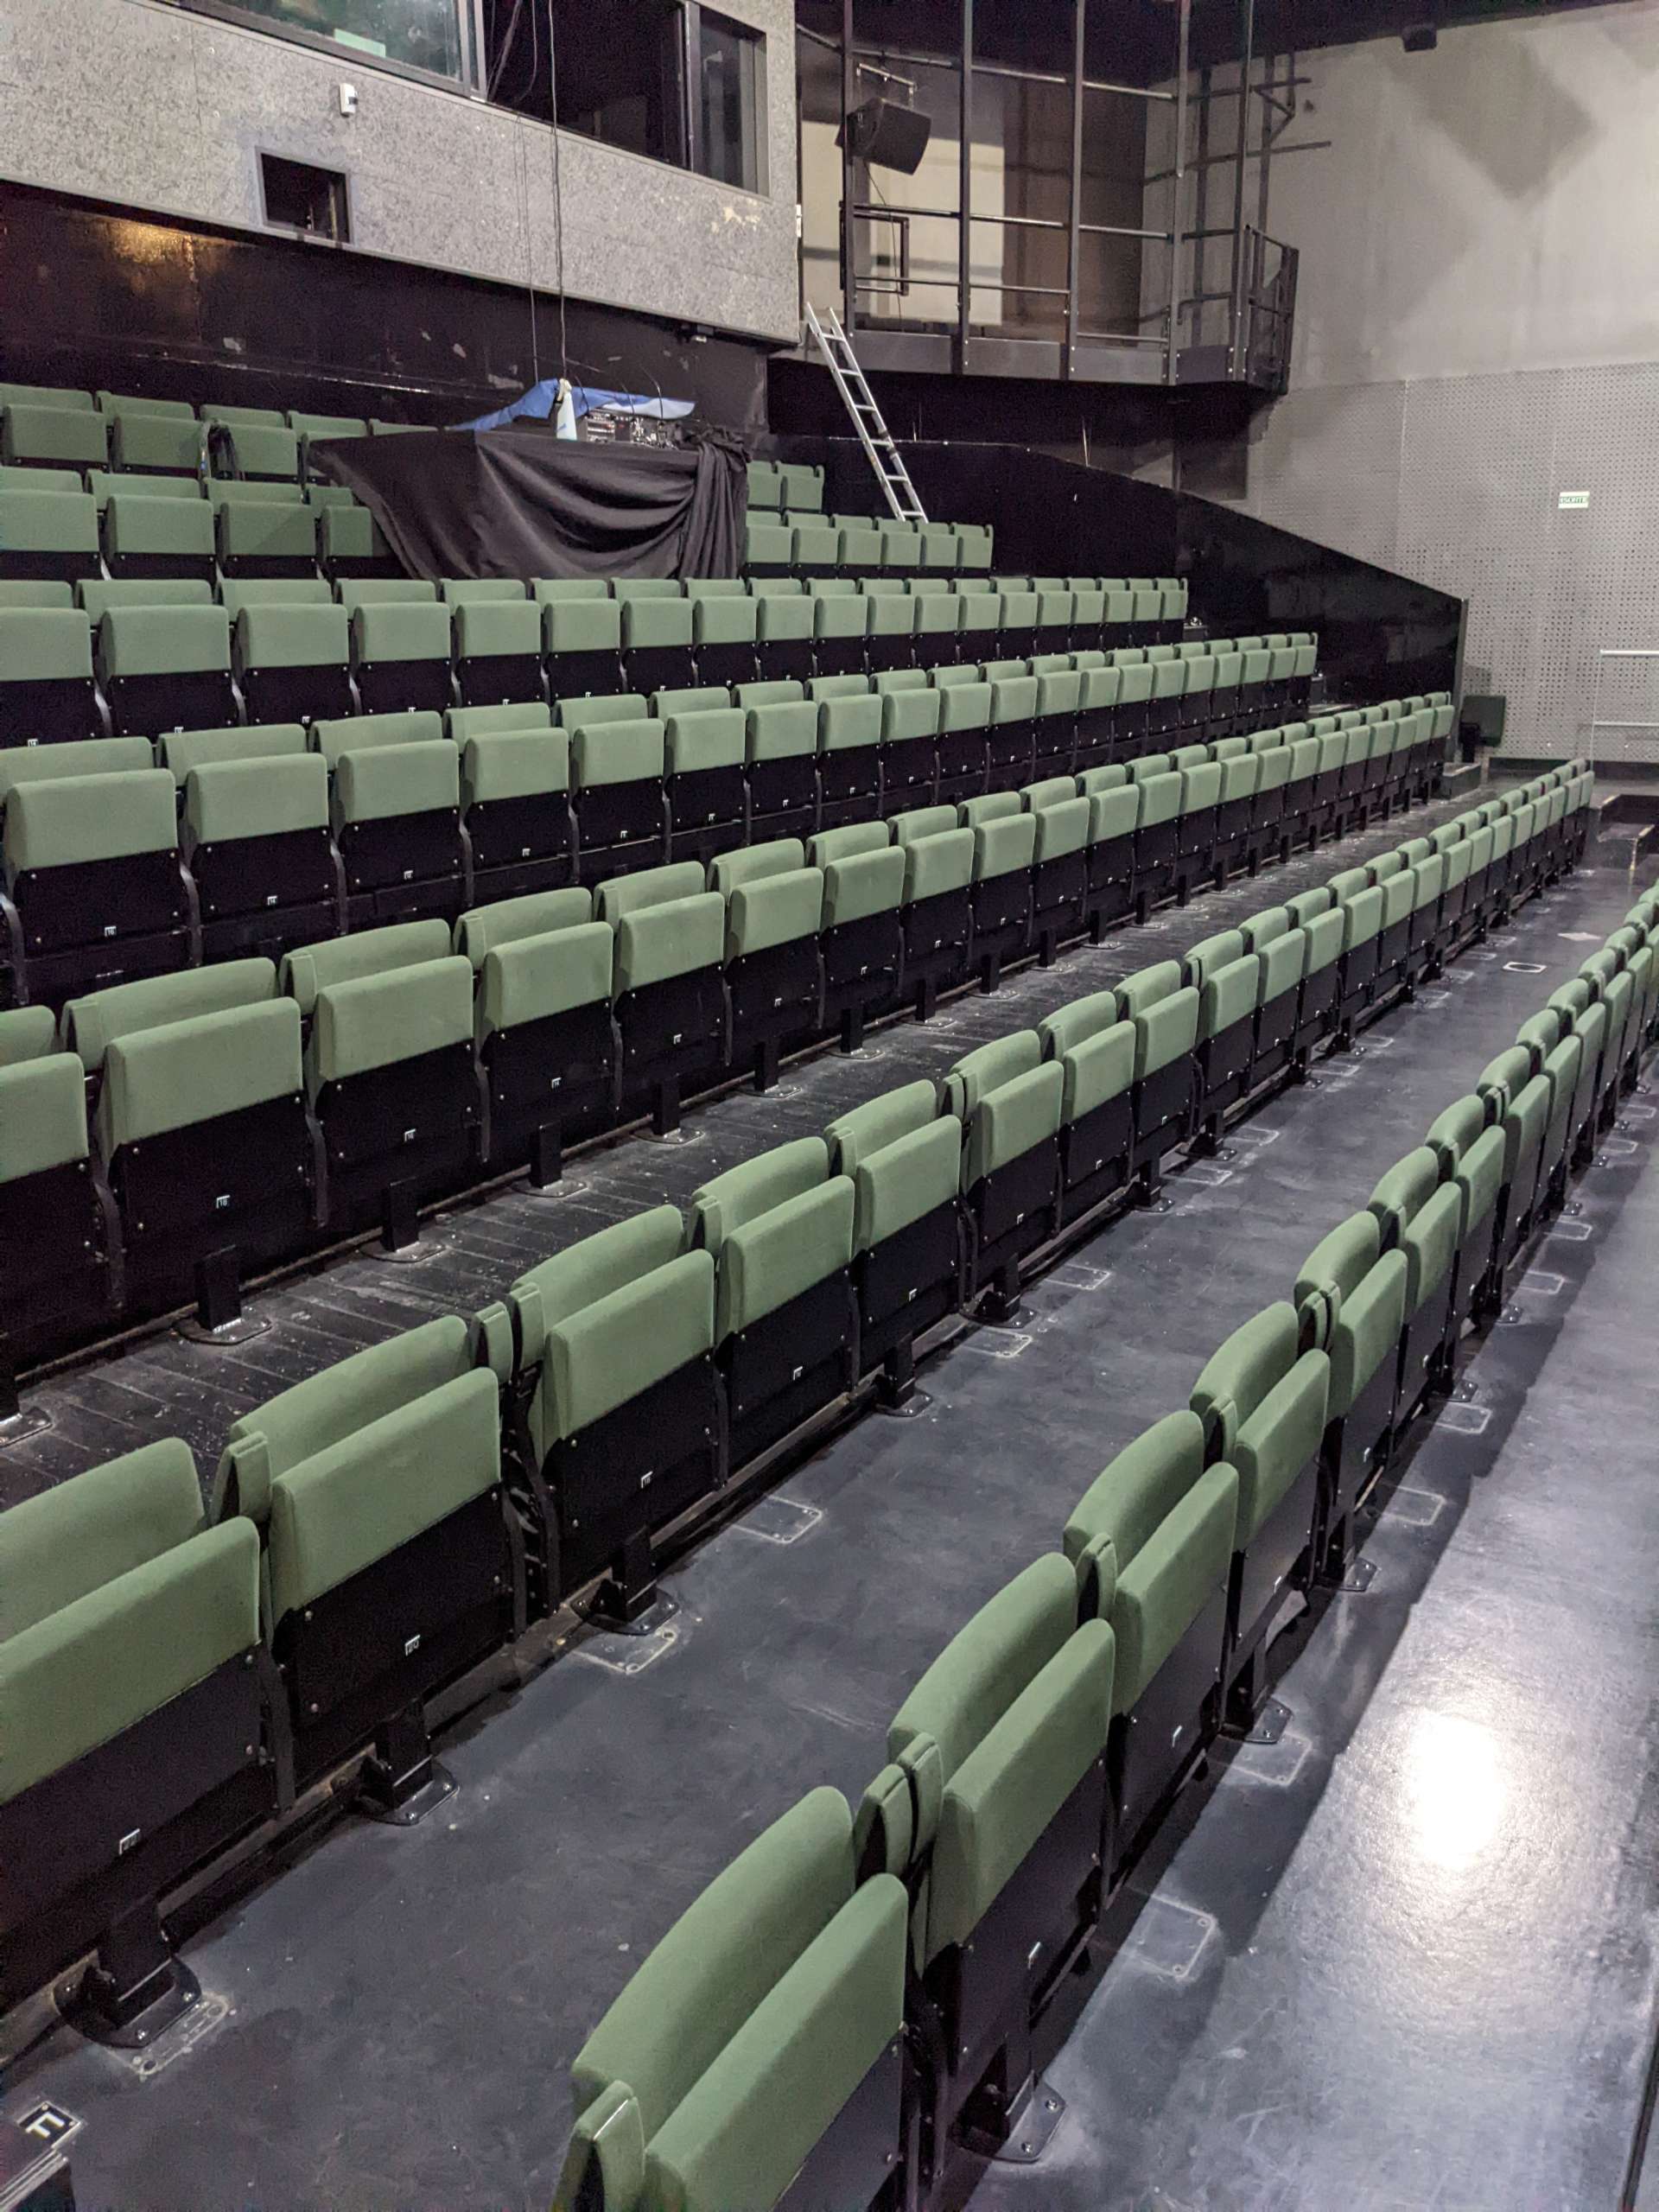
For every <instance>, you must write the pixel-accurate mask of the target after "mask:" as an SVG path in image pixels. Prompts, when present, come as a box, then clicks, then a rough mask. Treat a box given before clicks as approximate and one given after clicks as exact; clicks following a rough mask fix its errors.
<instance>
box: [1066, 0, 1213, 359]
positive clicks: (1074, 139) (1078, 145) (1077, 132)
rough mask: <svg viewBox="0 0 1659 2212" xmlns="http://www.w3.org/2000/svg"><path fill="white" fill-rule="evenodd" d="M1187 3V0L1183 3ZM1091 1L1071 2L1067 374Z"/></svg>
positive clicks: (1073, 344) (1073, 355) (1073, 347)
mask: <svg viewBox="0 0 1659 2212" xmlns="http://www.w3.org/2000/svg"><path fill="white" fill-rule="evenodd" d="M1183 4H1185V0H1183ZM1087 13H1088V0H1071V202H1070V209H1069V213H1070V223H1069V226H1068V229H1067V232H1066V240H1065V372H1066V374H1067V376H1070V375H1071V374H1072V372H1073V371H1074V370H1075V368H1076V366H1077V293H1078V290H1079V289H1080V286H1081V283H1082V278H1083V266H1082V253H1083V233H1082V232H1081V230H1080V228H1079V226H1080V225H1081V223H1082V221H1083V79H1084V18H1085V16H1086V15H1087Z"/></svg>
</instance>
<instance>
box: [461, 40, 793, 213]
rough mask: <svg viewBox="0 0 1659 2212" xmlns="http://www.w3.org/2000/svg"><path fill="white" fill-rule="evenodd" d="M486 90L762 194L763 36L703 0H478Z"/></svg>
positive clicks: (567, 125)
mask: <svg viewBox="0 0 1659 2212" xmlns="http://www.w3.org/2000/svg"><path fill="white" fill-rule="evenodd" d="M483 4H484V45H485V52H486V60H487V64H488V68H487V86H488V91H489V96H490V98H491V99H493V100H494V101H496V102H498V103H499V105H503V106H506V107H512V108H516V109H518V111H519V112H520V113H521V114H524V115H534V116H537V117H539V118H541V119H542V120H543V121H550V120H552V119H553V117H554V114H555V111H556V114H557V119H558V122H559V124H560V125H561V127H562V128H563V129H564V130H575V131H580V132H581V133H582V136H583V137H588V138H597V139H599V140H600V141H601V143H603V144H605V145H607V146H620V147H623V148H625V149H626V151H627V152H629V153H631V154H643V155H645V156H646V157H647V158H648V159H649V160H652V161H655V162H671V163H672V165H673V166H674V167H675V168H685V169H696V170H697V171H699V172H700V173H701V174H702V175H704V176H710V177H714V178H715V179H717V180H718V181H719V182H721V184H728V185H732V186H734V187H735V188H737V189H738V190H740V191H743V192H764V191H765V190H766V128H765V113H766V107H765V100H766V39H765V37H764V36H763V35H762V34H761V33H760V32H759V31H756V30H753V29H750V28H749V26H748V25H747V23H740V22H735V21H734V19H733V18H732V17H731V16H724V15H721V14H720V13H719V12H718V10H715V9H713V8H705V7H702V6H701V5H700V4H699V3H698V0H483Z"/></svg>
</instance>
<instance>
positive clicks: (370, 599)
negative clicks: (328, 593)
mask: <svg viewBox="0 0 1659 2212" xmlns="http://www.w3.org/2000/svg"><path fill="white" fill-rule="evenodd" d="M437 595H438V588H437V586H436V585H435V584H434V583H429V582H427V581H426V579H425V578H424V577H423V576H342V577H341V578H340V581H339V582H338V583H337V584H336V585H335V587H334V596H335V597H336V598H337V599H338V600H339V601H340V605H341V606H342V607H344V608H345V609H346V613H348V614H354V613H356V612H357V610H358V608H359V607H403V606H413V605H423V606H430V605H431V603H432V602H433V601H435V599H436V598H437Z"/></svg>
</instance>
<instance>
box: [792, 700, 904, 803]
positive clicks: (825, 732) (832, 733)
mask: <svg viewBox="0 0 1659 2212" xmlns="http://www.w3.org/2000/svg"><path fill="white" fill-rule="evenodd" d="M843 686H844V687H846V688H845V689H844V690H843V689H842V687H843ZM832 687H833V688H832ZM810 691H811V696H813V698H815V699H816V700H817V701H818V702H820V703H819V707H818V758H817V767H818V819H819V822H820V823H821V824H822V826H823V828H824V829H837V828H840V827H841V826H842V824H843V823H852V822H864V821H868V819H869V817H871V816H872V815H874V814H879V813H880V810H881V729H882V723H883V720H884V716H885V710H886V707H887V700H886V699H884V698H883V697H882V696H880V694H878V693H875V692H872V691H870V690H867V689H866V688H865V685H864V682H863V679H862V678H861V677H851V676H847V677H817V678H815V679H814V681H813V683H812V684H811V685H810Z"/></svg>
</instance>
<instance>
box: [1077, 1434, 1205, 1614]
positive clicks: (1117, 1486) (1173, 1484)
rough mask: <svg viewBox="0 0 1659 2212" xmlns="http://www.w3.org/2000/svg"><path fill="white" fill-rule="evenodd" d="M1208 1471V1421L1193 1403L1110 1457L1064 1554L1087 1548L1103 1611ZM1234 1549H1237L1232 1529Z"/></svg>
mask: <svg viewBox="0 0 1659 2212" xmlns="http://www.w3.org/2000/svg"><path fill="white" fill-rule="evenodd" d="M1203 1471H1204V1424H1203V1422H1202V1421H1200V1420H1199V1418H1198V1414H1195V1413H1194V1412H1192V1409H1191V1408H1189V1407H1183V1408H1181V1410H1180V1412H1179V1413H1173V1414H1165V1416H1164V1418H1163V1419H1162V1420H1161V1421H1154V1423H1153V1425H1152V1427H1150V1428H1148V1429H1145V1430H1143V1431H1142V1432H1141V1434H1140V1435H1139V1436H1137V1437H1136V1438H1135V1440H1134V1441H1133V1443H1130V1444H1126V1445H1125V1446H1124V1447H1123V1449H1122V1451H1121V1452H1118V1453H1117V1454H1116V1457H1115V1458H1114V1459H1110V1460H1109V1461H1108V1463H1107V1465H1105V1467H1104V1468H1103V1469H1102V1471H1101V1472H1100V1473H1099V1474H1097V1475H1096V1477H1095V1479H1094V1481H1093V1482H1092V1483H1090V1485H1089V1487H1088V1489H1087V1490H1086V1491H1084V1494H1083V1496H1082V1497H1080V1498H1079V1499H1078V1500H1077V1503H1076V1505H1075V1506H1073V1508H1072V1509H1071V1516H1070V1518H1069V1519H1068V1520H1067V1522H1066V1524H1065V1555H1066V1557H1067V1558H1068V1559H1069V1560H1071V1561H1072V1562H1073V1563H1074V1564H1076V1563H1077V1562H1078V1561H1080V1560H1082V1559H1083V1557H1084V1554H1085V1553H1087V1554H1089V1555H1090V1559H1091V1560H1093V1562H1094V1565H1095V1570H1096V1576H1097V1579H1098V1585H1099V1603H1098V1605H1097V1608H1096V1610H1097V1611H1099V1612H1100V1613H1101V1614H1102V1615H1103V1617H1107V1618H1109V1615H1110V1612H1111V1605H1112V1593H1113V1592H1114V1590H1115V1589H1116V1585H1117V1578H1118V1576H1119V1574H1120V1573H1122V1569H1123V1568H1124V1567H1127V1566H1128V1563H1129V1561H1130V1560H1132V1559H1134V1558H1135V1555H1136V1554H1137V1553H1138V1552H1139V1551H1140V1549H1141V1546H1142V1545H1143V1544H1145V1543H1146V1542H1147V1540H1148V1539H1149V1538H1150V1537H1151V1535H1153V1533H1154V1530H1155V1529H1157V1528H1158V1527H1159V1526H1160V1524H1161V1523H1162V1522H1164V1521H1165V1520H1166V1518H1167V1517H1168V1516H1169V1515H1170V1514H1171V1513H1173V1511H1174V1510H1175V1508H1176V1506H1177V1505H1178V1504H1179V1503H1180V1501H1181V1500H1182V1498H1184V1497H1185V1496H1186V1495H1187V1493H1188V1491H1190V1490H1191V1489H1192V1486H1193V1484H1195V1483H1196V1482H1197V1481H1198V1477H1199V1476H1200V1475H1201V1474H1202V1473H1203ZM1227 1548H1228V1549H1229V1550H1231V1548H1232V1537H1231V1533H1230V1532H1229V1535H1228V1546H1227Z"/></svg>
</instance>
